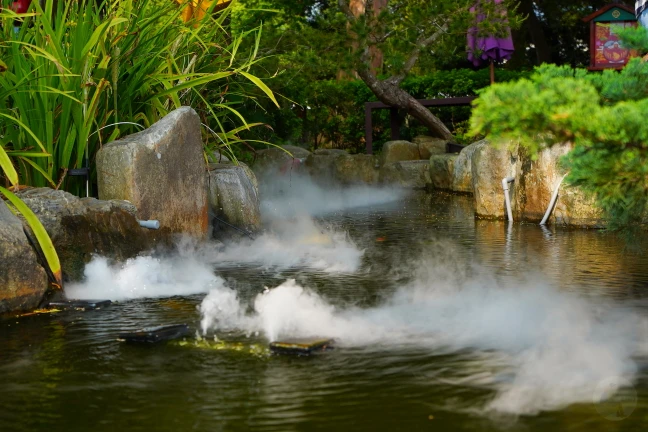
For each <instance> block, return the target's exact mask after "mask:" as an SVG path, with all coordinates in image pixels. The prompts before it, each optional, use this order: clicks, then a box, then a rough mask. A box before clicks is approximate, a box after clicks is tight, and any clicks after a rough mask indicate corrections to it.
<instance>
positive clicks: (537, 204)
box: [515, 144, 605, 228]
mask: <svg viewBox="0 0 648 432" xmlns="http://www.w3.org/2000/svg"><path fill="white" fill-rule="evenodd" d="M571 149H572V145H571V144H560V145H554V146H552V147H551V148H547V149H544V150H543V151H541V152H540V153H538V155H537V157H536V158H535V160H532V159H531V158H530V157H529V155H528V154H526V152H525V151H524V149H521V148H520V149H518V178H519V184H520V187H519V188H518V189H519V191H518V193H517V194H516V197H515V204H516V207H517V210H518V214H517V217H519V218H521V219H523V220H526V221H529V222H539V221H540V220H542V218H543V216H544V214H545V211H546V210H547V207H548V206H549V202H550V201H551V196H552V195H553V192H554V189H555V187H556V186H557V185H558V183H559V182H560V180H561V178H562V177H563V175H564V174H565V171H564V170H563V169H561V168H560V159H561V158H562V157H563V156H564V155H566V154H567V153H569V152H570V151H571ZM602 217H603V215H602V212H601V210H600V209H599V208H598V207H597V205H596V202H595V200H594V198H593V197H589V196H587V195H585V193H584V192H583V191H582V190H581V189H579V188H578V187H571V186H569V185H567V183H566V182H563V183H562V184H561V186H560V191H559V194H558V201H557V202H556V207H555V209H554V211H553V213H552V215H551V217H550V218H549V221H548V223H550V224H551V223H556V224H559V225H570V226H578V227H587V228H601V227H603V226H605V222H604V221H603V220H602Z"/></svg>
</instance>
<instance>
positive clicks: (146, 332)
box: [119, 324, 189, 343]
mask: <svg viewBox="0 0 648 432" xmlns="http://www.w3.org/2000/svg"><path fill="white" fill-rule="evenodd" d="M188 334H189V326H188V325H187V324H172V325H166V326H160V327H151V328H145V329H142V330H138V331H134V332H124V333H120V334H119V339H120V340H121V341H124V342H132V343H158V342H165V341H170V340H174V339H180V338H183V337H185V336H187V335H188Z"/></svg>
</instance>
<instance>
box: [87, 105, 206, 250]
mask: <svg viewBox="0 0 648 432" xmlns="http://www.w3.org/2000/svg"><path fill="white" fill-rule="evenodd" d="M205 169H206V167H205V161H204V159H203V146H202V140H201V135H200V119H199V117H198V114H196V112H195V111H194V110H193V109H191V108H189V107H182V108H180V109H177V110H175V111H172V112H171V113H169V114H168V115H167V116H166V117H164V118H163V119H162V120H160V121H159V122H157V123H155V124H154V125H153V126H151V127H150V128H149V129H146V130H144V131H142V132H139V133H136V134H133V135H129V136H127V137H125V138H123V139H120V140H118V141H114V142H112V143H109V144H106V145H105V146H103V148H102V149H101V150H100V151H99V153H98V154H97V182H98V185H99V198H100V199H102V200H112V199H120V200H127V201H130V202H131V203H133V204H134V205H135V207H137V217H138V218H139V219H157V220H159V221H160V225H161V227H162V228H163V229H166V230H168V231H170V232H173V233H183V234H189V235H192V236H194V237H197V238H205V237H206V235H207V232H208V226H209V223H208V222H209V221H208V203H207V185H206V175H205Z"/></svg>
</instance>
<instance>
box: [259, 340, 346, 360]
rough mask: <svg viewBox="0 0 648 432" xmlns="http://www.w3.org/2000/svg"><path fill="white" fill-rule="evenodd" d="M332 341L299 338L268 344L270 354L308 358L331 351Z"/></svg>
mask: <svg viewBox="0 0 648 432" xmlns="http://www.w3.org/2000/svg"><path fill="white" fill-rule="evenodd" d="M333 343H334V340H333V339H326V338H301V339H286V340H283V341H275V342H271V343H270V352H271V353H273V354H289V355H297V356H309V355H311V354H315V353H317V352H323V351H330V350H332V349H333V348H334V347H333Z"/></svg>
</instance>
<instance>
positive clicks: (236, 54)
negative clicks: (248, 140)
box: [0, 0, 273, 194]
mask: <svg viewBox="0 0 648 432" xmlns="http://www.w3.org/2000/svg"><path fill="white" fill-rule="evenodd" d="M3 1H4V2H6V1H7V0H3ZM215 4H216V3H215V2H214V4H213V6H212V7H214V6H215ZM180 13H181V9H180V8H178V7H177V5H176V4H175V3H174V2H171V1H169V2H159V1H156V0H138V1H134V0H118V1H106V2H104V3H100V2H95V1H80V2H71V1H65V2H63V1H56V0H46V1H44V3H43V7H42V8H41V6H40V4H39V2H32V5H31V6H30V10H29V13H27V14H22V15H16V14H15V13H13V12H11V10H10V9H9V8H7V7H5V8H3V9H2V10H1V11H0V25H1V30H0V33H1V34H0V40H1V41H2V42H0V58H2V61H3V67H2V68H1V69H0V117H2V118H3V121H2V122H0V146H1V147H2V148H4V150H5V151H6V153H7V154H9V155H10V156H12V157H13V158H14V160H15V162H16V163H15V165H16V168H18V170H17V171H18V174H19V181H20V183H22V184H29V185H34V186H45V185H50V186H57V185H59V184H60V185H62V187H63V188H65V189H66V190H68V191H71V192H73V193H77V194H78V193H80V192H81V191H82V190H83V183H82V182H80V181H79V180H78V178H73V177H70V176H66V173H67V171H68V170H69V169H73V168H80V167H82V166H83V165H84V159H85V158H88V159H90V166H91V167H93V166H94V164H93V163H92V161H93V160H94V156H95V155H96V152H97V151H98V149H99V148H100V147H101V146H102V145H103V144H104V143H106V142H108V141H112V140H114V139H117V138H119V137H120V136H123V135H124V134H128V133H132V132H135V131H137V130H139V129H138V128H135V127H134V126H133V125H130V124H123V123H122V122H137V123H139V124H140V125H142V126H144V127H148V126H150V125H151V124H152V123H154V122H156V121H157V120H159V119H160V118H161V117H163V116H164V115H166V114H167V113H168V112H169V111H171V110H173V109H175V108H178V107H180V106H181V105H190V106H192V107H194V108H195V109H196V110H197V111H198V112H199V114H200V115H201V119H202V122H203V123H205V124H206V125H207V126H208V127H209V128H210V129H211V130H213V131H214V132H213V134H209V135H206V136H207V137H208V138H209V143H210V145H211V146H215V147H224V149H223V150H224V151H225V152H226V153H229V154H231V153H232V151H231V146H232V145H235V144H238V143H240V142H241V141H240V138H239V133H240V131H241V130H246V129H248V128H249V127H251V126H254V124H250V123H248V122H246V120H245V118H244V117H243V116H242V115H241V114H240V113H239V112H238V111H237V110H236V109H235V106H236V104H237V103H240V102H241V101H242V100H243V99H244V98H245V97H246V94H247V93H249V89H250V88H252V87H254V88H260V89H261V90H262V92H261V95H260V97H263V98H266V97H268V96H269V97H270V98H271V99H272V98H273V95H272V92H270V90H269V89H268V88H267V87H266V86H265V84H263V82H262V81H260V80H259V79H258V78H256V77H255V76H254V75H252V74H250V73H249V69H250V67H251V66H252V65H253V64H254V62H255V61H257V59H256V54H257V50H258V45H259V36H260V29H253V30H247V31H245V32H241V33H239V34H237V35H231V34H228V33H227V32H226V30H225V29H224V23H225V20H226V19H227V18H228V14H229V9H226V10H225V11H223V12H220V13H218V14H216V15H213V14H211V13H208V14H207V17H206V18H205V19H203V20H200V21H193V22H189V23H184V22H183V21H182V20H181V19H180V18H179V16H180ZM15 20H18V22H22V25H20V27H19V30H18V31H14V21H15ZM247 39H249V40H250V42H249V43H247V45H246V46H247V48H245V49H243V48H242V47H241V44H242V42H243V41H244V40H247ZM115 123H120V124H116V125H115ZM140 129H141V128H140ZM37 153H38V154H37ZM50 155H51V156H50ZM36 156H44V157H36ZM5 165H6V161H5ZM6 172H8V173H10V170H6ZM93 175H94V173H93Z"/></svg>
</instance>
